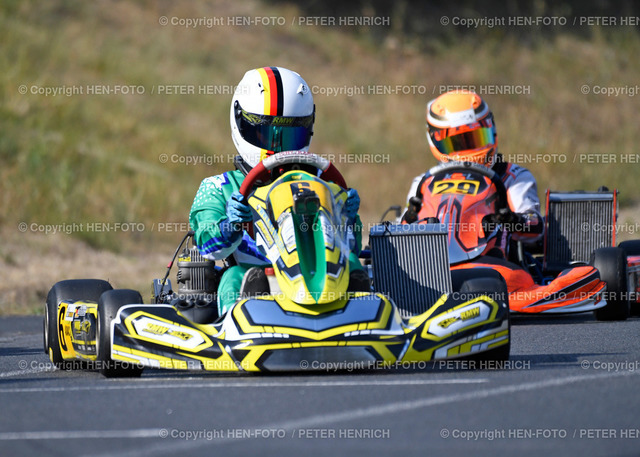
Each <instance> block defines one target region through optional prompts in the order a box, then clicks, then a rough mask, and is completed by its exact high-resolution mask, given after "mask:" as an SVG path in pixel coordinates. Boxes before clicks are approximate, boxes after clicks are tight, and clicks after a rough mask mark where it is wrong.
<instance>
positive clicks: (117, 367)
mask: <svg viewBox="0 0 640 457" xmlns="http://www.w3.org/2000/svg"><path fill="white" fill-rule="evenodd" d="M132 303H142V296H141V295H140V292H138V291H136V290H131V289H115V290H108V291H106V292H105V293H103V294H102V295H101V296H100V299H99V300H98V323H97V326H98V328H97V332H96V352H97V354H98V357H97V359H96V360H97V365H98V371H99V372H100V374H102V375H103V376H105V377H107V378H117V377H137V376H140V375H141V374H142V367H141V366H139V365H137V364H135V363H129V362H120V361H113V360H112V359H111V322H112V321H113V319H114V318H115V317H116V315H117V314H118V310H119V309H120V308H122V307H123V306H125V305H129V304H132Z"/></svg>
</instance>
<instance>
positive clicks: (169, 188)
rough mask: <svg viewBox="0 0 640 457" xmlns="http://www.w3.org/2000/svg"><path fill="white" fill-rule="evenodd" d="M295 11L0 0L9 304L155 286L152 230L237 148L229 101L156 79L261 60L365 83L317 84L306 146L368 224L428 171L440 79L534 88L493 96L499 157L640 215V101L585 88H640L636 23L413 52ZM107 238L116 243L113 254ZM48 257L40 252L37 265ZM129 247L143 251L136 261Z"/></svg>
mask: <svg viewBox="0 0 640 457" xmlns="http://www.w3.org/2000/svg"><path fill="white" fill-rule="evenodd" d="M296 15H300V13H299V12H298V11H297V9H296V8H295V7H282V6H274V5H270V4H266V5H265V4H262V3H261V2H259V1H258V0H249V1H246V2H234V1H231V0H223V1H218V2H215V4H211V3H208V2H204V1H194V2H188V3H187V2H182V3H179V4H175V3H172V2H150V1H149V2H144V1H143V2H133V1H116V0H108V1H101V2H82V1H70V2H61V1H53V2H47V3H46V4H44V5H43V4H42V3H40V2H29V1H20V2H4V3H3V4H2V5H1V6H0V42H2V43H3V53H2V54H0V67H1V68H5V69H7V71H3V72H0V204H1V206H0V228H2V229H3V233H4V234H5V237H4V241H3V245H2V248H1V253H2V259H3V260H2V262H3V263H2V264H1V265H0V266H1V267H2V271H3V273H5V272H8V273H6V274H11V275H18V276H12V279H17V281H16V282H15V283H14V287H13V288H9V289H8V290H9V291H8V292H3V295H2V297H5V298H4V299H1V300H0V313H3V312H12V313H13V312H21V310H22V309H24V308H23V306H26V305H25V304H28V305H29V306H32V305H34V304H35V303H37V302H38V301H39V300H41V299H42V297H43V294H44V293H45V292H46V288H47V285H50V284H51V283H52V282H54V281H55V280H57V279H62V278H63V277H69V276H68V275H77V274H84V273H85V271H86V272H87V273H89V272H90V273H91V274H92V275H95V276H101V277H104V276H110V275H117V274H119V273H118V271H120V270H122V271H127V272H130V273H131V272H133V271H137V270H138V268H140V271H141V277H144V283H145V284H146V283H147V282H148V280H149V279H150V277H151V276H149V274H151V272H150V271H144V270H143V268H146V265H148V264H149V263H155V261H154V262H149V261H147V260H144V259H145V256H146V255H147V253H148V252H150V251H152V252H159V253H167V256H168V253H170V251H171V246H172V245H173V243H175V242H176V241H177V238H178V237H179V235H178V234H176V233H172V232H167V231H162V230H157V229H156V230H151V229H149V227H152V226H155V227H157V224H159V223H166V222H184V221H186V219H187V214H188V210H189V207H190V205H191V200H192V198H193V195H194V193H195V191H196V189H197V186H198V184H199V182H200V180H201V179H203V178H204V177H206V176H209V175H211V174H215V173H219V172H221V171H223V170H225V169H228V168H229V163H228V159H230V158H231V157H232V156H233V155H234V154H235V151H234V149H233V146H232V144H231V141H230V138H229V127H228V109H229V101H230V95H228V94H221V95H160V94H158V93H157V92H156V93H154V94H152V93H151V92H152V88H154V87H155V88H156V91H157V87H158V86H160V85H164V84H183V85H194V86H196V87H198V86H204V85H217V86H221V85H225V86H233V85H234V84H236V83H237V81H239V79H240V78H241V77H242V74H243V73H244V71H246V70H247V69H250V68H255V67H260V66H264V65H280V66H284V67H289V68H292V69H294V70H297V71H299V72H300V73H301V74H302V75H303V77H305V79H307V82H308V83H309V85H310V86H312V87H313V86H316V87H318V88H340V87H351V88H353V87H364V88H365V89H364V91H365V93H364V94H358V95H353V96H348V95H339V96H335V97H330V96H326V95H320V94H318V95H316V106H317V122H316V128H315V132H316V133H315V136H314V140H313V143H312V150H313V151H315V152H318V153H320V154H326V155H330V156H333V157H335V158H336V162H337V164H338V166H339V167H340V169H341V170H342V171H343V173H344V175H345V176H346V178H347V180H348V182H349V183H350V185H351V186H352V187H356V188H358V189H359V191H360V194H361V196H362V210H361V214H362V217H363V220H364V221H365V223H371V222H373V221H376V220H377V218H378V217H379V216H380V215H381V213H382V211H383V210H384V209H386V207H387V206H389V205H392V204H398V203H402V202H404V198H405V195H406V192H407V190H408V186H409V183H410V181H411V179H412V178H413V176H415V175H416V174H418V173H419V172H421V171H423V170H425V169H427V168H429V167H430V166H432V165H433V164H434V162H433V159H432V157H431V155H430V154H429V152H428V148H427V144H426V139H425V136H424V108H425V104H426V102H427V101H428V100H429V99H431V98H433V97H434V96H435V95H437V94H438V93H439V92H440V86H441V85H475V86H476V87H478V88H496V87H497V88H504V87H509V86H511V87H513V86H518V87H526V88H528V89H527V91H528V93H526V94H524V95H505V94H502V95H501V94H487V95H486V97H485V98H486V99H487V100H488V102H489V103H490V105H491V107H492V109H493V111H494V113H495V116H496V120H497V126H498V131H499V135H500V148H501V151H502V152H503V153H504V154H505V155H507V156H508V157H518V158H524V159H525V163H523V164H524V165H526V166H528V167H529V168H530V169H531V170H532V171H533V172H534V174H536V175H537V177H538V181H539V188H540V191H541V194H542V192H543V190H544V189H545V188H547V187H550V188H553V189H556V190H570V189H578V188H586V189H595V188H597V187H598V186H600V185H603V184H606V185H608V186H610V187H617V188H618V189H620V191H621V202H622V204H623V205H624V208H623V209H624V211H623V215H624V220H623V221H624V222H625V223H627V222H629V221H631V223H635V221H637V220H640V217H638V213H639V211H638V210H637V207H636V206H634V205H635V204H636V203H637V202H638V200H637V198H636V196H635V185H634V183H635V176H636V175H637V172H638V166H639V165H638V164H637V163H635V164H627V165H623V164H621V163H620V162H621V158H622V157H623V156H627V157H628V156H631V157H636V155H637V154H638V153H637V146H636V145H637V142H638V137H637V125H636V124H637V122H636V120H635V114H636V112H637V106H638V104H637V100H638V97H639V96H640V94H636V95H635V96H624V95H622V96H617V97H607V96H604V95H596V94H593V93H590V94H587V95H584V94H583V93H582V92H581V86H583V85H585V84H586V85H589V86H590V87H594V86H599V87H600V86H612V87H621V86H635V85H636V84H637V80H636V79H635V78H636V75H638V74H640V61H638V59H636V56H637V55H639V54H640V39H639V38H638V35H637V34H636V33H635V32H634V31H633V30H631V31H625V30H621V31H611V32H610V33H608V35H606V36H605V35H603V34H601V33H599V31H598V30H597V29H594V31H595V32H596V33H594V37H593V38H592V39H590V40H583V39H580V38H577V37H575V36H571V35H559V36H558V37H557V38H555V39H554V40H553V41H548V42H544V43H540V44H538V45H532V46H523V45H522V44H521V43H516V42H514V41H512V40H510V39H509V38H505V37H503V36H498V35H496V36H491V35H488V36H486V37H485V38H484V39H483V40H482V41H477V40H475V41H474V39H473V37H471V38H468V39H465V40H464V41H460V42H459V43H456V44H455V46H453V45H447V46H436V45H434V46H431V47H430V49H435V50H436V51H430V52H428V53H426V52H425V53H421V52H418V51H416V50H415V49H413V48H412V47H410V46H403V45H399V44H398V43H399V42H398V41H397V40H388V42H386V43H384V44H383V45H382V46H381V45H378V44H375V43H373V42H371V41H369V40H368V39H367V37H366V35H355V34H351V33H348V31H345V30H341V29H339V28H336V29H331V28H323V27H319V28H316V27H309V26H293V25H291V19H292V18H293V16H296ZM160 16H167V17H168V18H173V17H179V18H199V17H212V18H213V17H222V18H226V17H236V16H249V17H255V16H261V17H270V16H284V17H285V18H286V20H287V25H286V26H283V27H279V26H273V27H271V26H266V27H261V26H258V27H249V26H214V27H212V28H206V27H199V28H196V29H193V28H191V29H186V28H184V27H178V26H170V25H169V26H164V27H163V26H161V25H159V23H158V19H159V17H160ZM20 85H26V86H27V87H29V88H30V87H32V86H38V87H59V86H62V85H67V86H74V85H76V86H84V87H86V86H88V85H106V86H112V87H113V86H115V85H136V86H142V87H144V88H145V93H144V94H143V95H86V94H85V95H74V96H70V97H65V96H57V97H45V96H43V95H34V94H30V93H27V94H24V95H23V94H20V93H19V91H18V87H19V86H20ZM396 86H408V87H412V86H413V87H417V88H419V89H417V90H418V91H419V92H420V91H421V92H425V93H419V92H418V93H411V94H403V93H402V92H400V93H396V94H388V93H387V94H379V93H372V91H373V92H375V91H376V90H377V89H376V87H382V88H392V89H394V88H396ZM162 154H166V155H167V156H169V157H172V156H175V157H185V156H203V157H204V156H209V157H214V158H216V160H214V161H213V162H214V163H213V165H205V164H200V165H196V166H193V165H191V166H189V165H185V164H182V163H172V162H171V161H169V162H168V163H161V161H160V160H159V157H160V156H161V155H162ZM601 154H614V155H615V156H616V157H617V161H616V162H615V163H608V164H604V163H586V162H585V161H584V160H582V159H581V157H586V156H590V157H595V158H596V159H597V157H598V156H600V155H601ZM367 155H369V156H370V157H373V158H375V157H377V158H380V157H386V158H387V159H386V160H385V161H384V163H373V164H362V163H354V161H353V160H351V159H352V158H353V157H358V156H359V157H363V156H365V157H366V156H367ZM550 157H551V159H549V158H550ZM554 157H555V159H554ZM558 157H564V159H565V161H564V163H558V159H557V158H558ZM621 220H622V218H621ZM20 222H26V223H27V224H29V226H30V224H32V223H37V224H71V223H74V222H75V223H86V222H106V223H111V222H139V223H143V224H145V227H147V229H146V230H145V231H144V232H142V233H123V232H116V233H113V232H110V233H104V232H96V231H86V230H85V231H79V232H76V233H74V234H73V238H75V239H72V238H70V237H67V236H55V237H54V236H42V235H41V234H39V233H32V232H31V231H28V233H26V234H22V233H20V232H19V231H18V230H17V229H16V227H17V226H18V224H19V223H20ZM154 224H155V225H154ZM77 239H80V240H82V241H84V242H86V243H88V244H87V245H85V244H78V241H77ZM6 240H12V241H11V245H9V246H8V245H7V241H6ZM13 244H17V245H18V246H20V248H22V249H24V250H25V251H26V252H30V254H28V255H25V256H24V258H23V259H20V260H19V261H18V260H16V259H13V256H18V257H16V258H19V256H20V253H21V252H22V251H21V250H20V249H19V248H16V249H15V250H14V247H13ZM48 245H50V246H48ZM103 249H107V250H109V251H110V252H108V253H105V254H104V259H103V258H102V257H103V254H102V253H101V250H103ZM132 250H133V252H135V255H133V256H130V255H129V254H128V253H129V252H131V251H132ZM75 251H87V252H89V253H90V256H89V257H90V258H91V259H92V262H93V261H95V262H96V263H95V267H91V268H92V269H91V270H89V267H86V268H87V269H86V270H85V268H84V267H81V268H80V269H78V270H74V268H73V265H74V262H75V260H76V259H77V257H76V254H75ZM42 253H48V254H47V255H46V256H44V257H43V258H41V257H40V256H41V255H43V254H42ZM115 253H119V254H120V255H116V254H115ZM159 255H160V254H159ZM160 257H163V255H160ZM137 258H139V259H142V260H140V262H139V263H136V262H138V261H137V260H135V259H137ZM26 259H28V260H26ZM44 259H49V260H47V261H46V262H50V263H46V262H45V260H44ZM56 259H61V260H59V262H60V263H59V265H60V266H61V267H58V266H56V265H58V264H56ZM165 260H166V256H164V257H163V261H162V263H164V261H165ZM16 262H17V263H16ZM122 262H123V263H122ZM129 262H130V263H129ZM12 263H16V265H19V267H20V268H16V267H15V266H14V265H12ZM45 263H46V265H47V266H46V268H40V265H45ZM25 269H29V271H30V275H29V276H28V278H29V279H28V280H27V282H26V283H25V281H24V280H22V281H21V280H20V279H19V275H20V271H21V270H22V271H24V270H25ZM153 271H154V272H156V271H157V270H156V269H155V268H153ZM143 273H144V274H143ZM156 274H157V273H156ZM114 277H115V276H114ZM122 277H123V278H125V279H126V278H127V275H126V274H123V276H122ZM34 281H35V282H34ZM118 282H119V280H118ZM36 283H37V284H38V285H37V286H36V285H35V284H36ZM15 284H18V285H17V286H15ZM21 284H29V285H28V286H22V285H21ZM144 287H147V286H146V285H145V286H144ZM18 303H20V305H18Z"/></svg>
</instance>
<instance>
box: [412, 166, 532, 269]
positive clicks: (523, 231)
mask: <svg viewBox="0 0 640 457" xmlns="http://www.w3.org/2000/svg"><path fill="white" fill-rule="evenodd" d="M492 170H493V171H494V172H495V173H496V174H497V175H498V177H499V178H500V180H501V181H502V183H503V184H504V187H505V190H506V192H507V203H508V205H509V209H510V210H511V211H512V212H513V213H515V215H516V219H515V220H512V221H511V223H506V224H504V226H505V227H506V228H507V230H503V231H501V233H500V235H499V236H500V239H499V240H498V241H497V243H496V245H497V246H498V247H499V249H500V250H501V251H502V252H503V255H505V257H507V256H508V246H509V240H510V239H512V240H514V241H522V242H525V243H532V242H535V241H537V240H538V239H540V238H541V236H542V232H543V219H542V216H541V215H540V199H539V198H538V186H537V183H536V179H535V178H534V177H533V174H532V173H531V172H530V171H529V170H527V169H526V168H524V167H522V166H520V165H516V164H514V163H510V162H505V161H504V160H502V156H500V155H497V157H496V161H495V163H494V165H493V167H492ZM429 176H430V174H429V172H426V173H424V174H421V175H419V176H416V177H415V178H414V179H413V182H412V183H411V188H410V189H409V193H408V195H407V210H408V209H409V207H410V204H409V199H410V198H411V197H414V196H418V197H419V198H420V199H422V198H421V196H422V195H424V193H425V192H429V189H428V188H427V186H426V185H425V183H426V181H427V179H428V178H429ZM406 215H407V213H406V212H405V216H403V220H404V218H405V217H406ZM509 229H510V230H509Z"/></svg>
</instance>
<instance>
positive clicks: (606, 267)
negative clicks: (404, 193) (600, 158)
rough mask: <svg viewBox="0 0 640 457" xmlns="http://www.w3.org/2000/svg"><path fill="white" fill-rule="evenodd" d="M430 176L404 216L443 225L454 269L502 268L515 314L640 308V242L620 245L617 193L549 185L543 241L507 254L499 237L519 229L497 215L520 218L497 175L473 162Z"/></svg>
mask: <svg viewBox="0 0 640 457" xmlns="http://www.w3.org/2000/svg"><path fill="white" fill-rule="evenodd" d="M427 176H428V177H427V178H426V182H424V184H423V185H422V187H421V189H428V192H427V191H425V192H422V195H421V198H420V197H418V196H415V197H411V198H410V201H409V204H408V209H407V212H406V213H405V215H404V216H403V220H404V222H405V223H407V222H409V223H418V224H426V223H431V222H434V221H437V222H441V223H444V224H445V225H446V226H447V227H448V230H449V235H448V236H449V238H448V250H449V260H450V263H451V269H452V270H461V269H477V268H492V269H494V270H496V271H498V272H499V273H500V274H501V275H502V276H503V277H504V279H505V281H506V283H507V287H508V290H509V306H510V309H511V311H512V312H517V313H572V312H585V311H592V310H593V311H594V312H595V316H596V318H597V319H599V320H620V319H626V318H627V316H628V315H629V310H630V307H631V305H632V304H633V305H634V307H635V305H636V297H637V294H636V290H637V288H638V269H639V267H638V265H639V264H640V262H639V261H640V257H638V255H639V254H640V242H636V241H631V242H624V243H621V244H620V246H619V247H614V245H615V217H616V211H617V207H616V203H617V202H616V195H617V194H616V192H615V191H614V192H609V191H607V190H606V189H601V190H600V191H598V192H549V191H548V192H547V204H546V218H545V233H544V237H543V241H542V245H540V244H538V245H528V248H527V245H526V244H525V243H524V242H518V243H512V245H511V246H510V248H511V255H509V254H507V255H506V256H505V249H499V247H500V246H499V245H498V244H499V242H498V240H500V239H501V237H500V236H499V235H500V234H501V231H503V230H507V231H515V230H510V229H514V228H516V229H517V227H509V223H508V222H507V223H496V222H495V218H494V217H495V215H496V214H500V215H501V216H502V220H503V221H504V220H507V221H508V220H509V219H511V220H516V218H515V217H512V218H510V217H509V213H510V209H509V206H508V203H507V193H506V190H505V188H504V184H503V183H502V181H501V180H500V179H499V178H498V176H497V175H496V174H495V173H494V172H493V171H492V170H491V169H489V168H487V167H485V166H482V165H478V164H475V163H469V162H465V163H461V162H450V163H445V164H440V165H438V166H436V167H433V168H432V169H431V170H429V173H428V175H427ZM598 229H599V230H598ZM612 234H613V236H612ZM502 247H503V248H504V247H506V246H502ZM507 252H509V251H508V250H507Z"/></svg>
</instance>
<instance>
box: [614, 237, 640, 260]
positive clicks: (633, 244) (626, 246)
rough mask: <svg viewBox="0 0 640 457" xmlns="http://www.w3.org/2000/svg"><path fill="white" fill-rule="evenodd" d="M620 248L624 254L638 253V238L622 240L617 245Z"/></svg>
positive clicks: (639, 253) (639, 244)
mask: <svg viewBox="0 0 640 457" xmlns="http://www.w3.org/2000/svg"><path fill="white" fill-rule="evenodd" d="M618 247H619V248H620V249H623V250H624V252H625V254H627V255H628V256H629V255H640V240H629V241H623V242H622V243H620V244H619V245H618Z"/></svg>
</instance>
